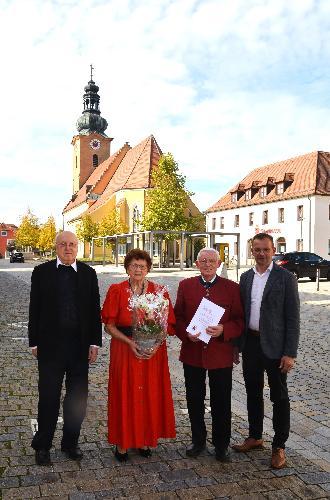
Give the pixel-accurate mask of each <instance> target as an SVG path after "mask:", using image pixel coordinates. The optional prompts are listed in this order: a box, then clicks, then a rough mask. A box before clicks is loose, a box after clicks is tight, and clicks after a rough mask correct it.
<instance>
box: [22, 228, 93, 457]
mask: <svg viewBox="0 0 330 500" xmlns="http://www.w3.org/2000/svg"><path fill="white" fill-rule="evenodd" d="M55 245H56V254H57V258H56V259H55V260H52V261H50V262H46V263H44V264H41V265H39V266H37V267H35V269H34V270H33V273H32V278H31V295H30V311H29V326H28V328H29V345H30V347H32V354H33V355H34V356H35V357H36V358H37V359H38V372H39V384H38V388H39V404H38V430H37V432H36V434H35V435H34V437H33V440H32V444H31V446H32V448H34V450H35V456H36V462H37V464H38V465H49V464H50V463H51V461H50V454H49V450H50V448H51V446H52V440H53V436H54V432H55V429H56V423H57V419H58V414H59V408H60V397H61V390H62V384H63V378H64V376H65V378H66V379H65V387H66V394H65V397H64V401H63V421H64V423H63V436H62V442H61V450H62V451H63V452H64V453H65V454H66V455H67V456H68V457H69V458H71V459H72V460H80V459H81V458H82V452H81V450H80V449H79V447H78V439H79V435H80V429H81V425H82V422H83V419H84V417H85V413H86V405H87V394H88V365H89V363H93V362H94V361H96V358H97V354H98V347H99V346H101V343H102V327H101V318H100V297H99V289H98V283H97V277H96V273H95V271H94V269H92V268H91V267H89V266H87V265H86V264H83V263H82V262H78V261H77V260H76V256H77V250H78V240H77V238H76V236H75V235H74V234H73V233H71V232H70V231H63V232H61V233H59V234H58V235H57V238H56V241H55Z"/></svg>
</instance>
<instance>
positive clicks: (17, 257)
mask: <svg viewBox="0 0 330 500" xmlns="http://www.w3.org/2000/svg"><path fill="white" fill-rule="evenodd" d="M9 262H24V255H23V254H22V252H11V254H10V256H9Z"/></svg>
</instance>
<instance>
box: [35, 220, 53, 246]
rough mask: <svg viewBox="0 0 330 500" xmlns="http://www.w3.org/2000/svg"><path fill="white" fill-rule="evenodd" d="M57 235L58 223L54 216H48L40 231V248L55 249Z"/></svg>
mask: <svg viewBox="0 0 330 500" xmlns="http://www.w3.org/2000/svg"><path fill="white" fill-rule="evenodd" d="M55 236H56V224H55V219H54V217H53V216H50V217H48V219H47V221H46V222H45V223H44V224H42V226H41V227H40V232H39V240H38V248H39V249H40V250H42V251H43V252H45V251H46V250H53V248H54V241H55Z"/></svg>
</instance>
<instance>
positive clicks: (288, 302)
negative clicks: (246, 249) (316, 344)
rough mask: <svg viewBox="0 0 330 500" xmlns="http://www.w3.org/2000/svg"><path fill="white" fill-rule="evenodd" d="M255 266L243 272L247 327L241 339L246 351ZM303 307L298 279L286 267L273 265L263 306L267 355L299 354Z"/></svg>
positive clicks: (262, 332)
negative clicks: (301, 308) (301, 310)
mask: <svg viewBox="0 0 330 500" xmlns="http://www.w3.org/2000/svg"><path fill="white" fill-rule="evenodd" d="M253 278H254V271H253V269H249V270H248V271H246V272H245V273H243V274H242V276H241V279H240V289H241V297H242V302H243V307H244V312H245V331H244V334H243V335H242V337H241V340H240V350H241V351H244V346H245V342H246V336H247V330H248V327H249V322H250V312H251V289H252V283H253ZM299 313H300V307H299V295H298V285H297V280H296V278H295V277H294V275H293V274H292V273H290V272H289V271H287V270H286V269H283V268H281V267H280V266H277V265H276V264H274V265H273V269H272V270H271V273H270V275H269V278H268V280H267V283H266V286H265V289H264V293H263V296H262V301H261V307H260V323H259V330H260V344H261V348H262V351H263V353H264V354H265V356H266V357H267V358H270V359H280V358H281V357H282V356H291V357H293V358H295V357H296V356H297V350H298V342H299V327H300V314H299Z"/></svg>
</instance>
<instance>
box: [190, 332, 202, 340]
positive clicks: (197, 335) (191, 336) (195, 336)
mask: <svg viewBox="0 0 330 500" xmlns="http://www.w3.org/2000/svg"><path fill="white" fill-rule="evenodd" d="M199 335H200V334H199V333H197V334H196V335H192V334H191V333H188V332H187V337H188V339H189V340H191V342H200V340H199V338H198V337H199Z"/></svg>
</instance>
